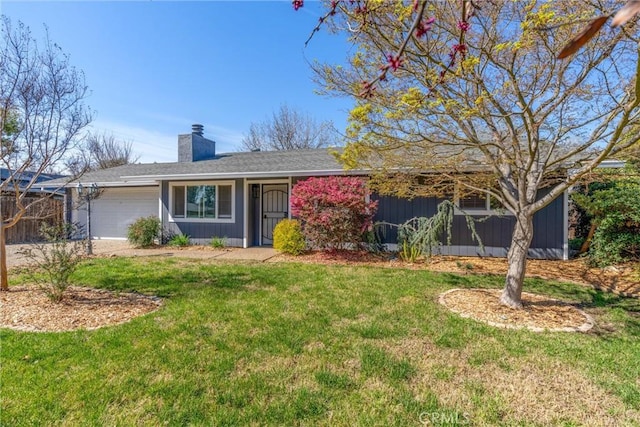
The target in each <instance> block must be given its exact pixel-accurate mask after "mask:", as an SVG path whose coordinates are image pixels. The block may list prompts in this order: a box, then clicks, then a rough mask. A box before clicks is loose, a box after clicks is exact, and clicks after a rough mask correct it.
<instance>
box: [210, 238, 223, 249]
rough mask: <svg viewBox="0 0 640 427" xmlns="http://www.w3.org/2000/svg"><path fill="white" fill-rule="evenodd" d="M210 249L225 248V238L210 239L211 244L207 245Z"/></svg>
mask: <svg viewBox="0 0 640 427" xmlns="http://www.w3.org/2000/svg"><path fill="white" fill-rule="evenodd" d="M209 244H210V245H211V247H212V248H215V249H222V248H224V247H225V246H227V238H226V237H212V238H211V242H210V243H209Z"/></svg>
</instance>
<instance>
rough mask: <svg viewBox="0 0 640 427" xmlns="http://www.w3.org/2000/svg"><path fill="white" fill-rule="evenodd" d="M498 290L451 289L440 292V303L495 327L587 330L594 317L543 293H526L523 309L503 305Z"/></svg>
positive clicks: (537, 329) (564, 330) (455, 311)
mask: <svg viewBox="0 0 640 427" xmlns="http://www.w3.org/2000/svg"><path fill="white" fill-rule="evenodd" d="M500 293H501V291H499V290H495V289H451V290H449V291H447V292H444V293H443V294H441V295H440V298H439V302H440V304H442V305H444V306H445V307H447V308H448V309H449V310H451V311H453V312H454V313H458V314H460V315H461V316H462V317H468V318H471V319H474V320H478V321H480V322H484V323H487V324H489V325H491V326H497V327H501V328H509V329H529V330H532V331H536V332H542V331H553V332H559V331H561V332H586V331H588V330H589V329H591V328H592V327H593V325H594V322H593V319H592V318H591V317H590V316H589V315H587V314H586V313H584V312H583V311H582V310H579V309H578V308H576V307H574V306H573V305H571V304H568V303H565V302H562V301H558V300H555V299H551V298H549V297H545V296H542V295H535V294H531V293H527V292H523V293H522V304H523V307H522V309H521V310H515V309H512V308H510V307H507V306H504V305H502V304H500V302H499V298H500Z"/></svg>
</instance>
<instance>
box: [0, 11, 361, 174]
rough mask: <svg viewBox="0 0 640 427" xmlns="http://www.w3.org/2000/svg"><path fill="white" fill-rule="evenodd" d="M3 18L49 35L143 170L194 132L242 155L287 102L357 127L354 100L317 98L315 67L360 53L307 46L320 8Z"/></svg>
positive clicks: (101, 122)
mask: <svg viewBox="0 0 640 427" xmlns="http://www.w3.org/2000/svg"><path fill="white" fill-rule="evenodd" d="M0 11H1V12H2V14H4V15H7V16H9V17H10V18H11V20H12V22H14V24H15V22H16V21H18V20H20V21H22V22H23V23H25V24H26V25H28V26H29V27H30V29H31V31H32V33H33V36H34V37H35V38H36V39H37V40H38V42H40V41H42V35H43V34H44V25H43V24H46V25H47V27H48V29H49V36H50V38H51V40H52V41H53V42H55V43H57V44H58V45H60V46H61V48H62V49H63V51H64V52H65V53H67V54H68V55H69V56H70V62H71V63H72V64H73V65H74V66H76V67H77V68H79V69H81V70H83V71H84V73H85V77H86V82H87V84H88V86H89V89H90V91H91V94H90V96H89V97H88V99H87V103H88V105H89V106H90V107H91V108H92V109H93V110H94V111H95V115H94V121H93V123H92V128H93V129H94V130H96V131H98V132H103V131H105V132H107V133H113V134H114V135H115V136H116V137H117V138H119V139H123V140H128V141H132V142H133V146H134V150H135V151H136V152H138V153H139V154H141V158H140V161H143V162H153V161H157V162H165V161H175V160H176V158H177V149H176V147H177V135H178V134H180V133H188V132H190V129H191V124H192V123H202V124H203V125H204V126H205V136H207V137H209V138H211V139H214V140H215V141H216V142H217V151H218V152H228V151H237V150H238V149H239V144H240V141H241V139H242V137H243V135H244V134H246V133H247V131H248V129H249V126H250V124H251V123H252V122H258V121H263V120H264V119H266V118H267V117H269V116H270V115H271V114H272V112H273V111H276V110H277V109H278V108H279V106H280V105H281V104H287V105H289V106H290V107H292V108H295V109H297V110H300V111H302V112H305V113H309V115H311V116H312V117H314V118H315V119H317V120H332V121H333V122H334V124H335V126H336V128H337V129H338V130H340V131H343V130H344V128H345V126H346V117H347V113H348V110H349V108H350V106H351V105H352V102H351V100H349V99H336V98H326V97H322V96H319V95H317V94H315V90H317V89H318V86H317V85H316V84H315V83H314V82H313V80H312V77H313V73H312V71H311V69H310V67H309V62H312V61H314V60H316V59H318V60H321V61H327V62H330V63H332V64H340V63H344V62H345V58H346V56H347V54H348V52H349V45H348V44H347V43H346V42H345V41H344V40H343V39H341V38H340V37H338V36H335V35H329V34H328V32H327V31H326V30H323V31H322V32H321V33H319V34H316V36H314V39H313V40H312V41H311V43H310V44H309V46H308V47H306V48H305V47H304V42H305V40H306V39H307V37H308V35H309V34H310V32H311V30H312V29H313V27H314V26H315V25H316V23H317V21H318V18H319V17H320V16H321V14H322V12H323V10H322V8H321V4H320V3H319V2H312V1H306V2H305V6H304V7H303V8H302V9H300V10H299V11H298V12H295V11H294V10H293V8H292V7H291V2H290V1H241V0H237V1H226V2H223V1H197V2H184V1H172V2H169V1H166V2H165V1H140V2H133V1H108V2H98V1H46V2H44V1H43V2H39V1H12V0H9V1H7V0H2V1H0ZM336 142H338V143H339V142H340V141H336Z"/></svg>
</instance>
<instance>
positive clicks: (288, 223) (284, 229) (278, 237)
mask: <svg viewBox="0 0 640 427" xmlns="http://www.w3.org/2000/svg"><path fill="white" fill-rule="evenodd" d="M273 247H274V249H277V250H279V251H280V252H284V253H285V254H290V255H300V254H302V253H303V252H304V251H305V250H306V248H307V244H306V243H305V241H304V236H303V235H302V228H301V227H300V223H299V222H298V221H297V220H295V219H283V220H282V221H280V222H279V223H278V224H277V225H276V227H275V228H274V229H273Z"/></svg>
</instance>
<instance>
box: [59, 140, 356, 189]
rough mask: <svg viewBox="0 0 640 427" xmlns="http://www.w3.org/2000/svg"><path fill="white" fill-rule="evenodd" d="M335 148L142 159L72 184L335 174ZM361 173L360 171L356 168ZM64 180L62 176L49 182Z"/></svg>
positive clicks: (131, 183) (104, 184) (71, 183)
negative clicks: (177, 159) (210, 157)
mask: <svg viewBox="0 0 640 427" xmlns="http://www.w3.org/2000/svg"><path fill="white" fill-rule="evenodd" d="M334 151H335V149H325V148H323V149H315V150H289V151H255V152H242V153H227V154H219V155H217V156H216V158H215V159H213V160H200V161H196V162H173V163H142V164H131V165H124V166H117V167H114V168H109V169H102V170H97V171H92V172H88V173H85V174H84V175H82V177H80V178H79V179H78V180H76V181H72V182H70V183H69V186H76V185H77V184H78V183H79V182H82V183H83V184H88V183H96V184H99V185H103V186H109V185H112V186H117V185H154V184H155V183H156V182H157V181H158V180H163V179H171V180H189V179H225V178H227V179H229V178H243V177H289V176H306V175H333V174H337V173H341V172H342V171H343V168H342V165H340V163H338V161H337V160H336V158H335V156H334V155H333V154H332V152H334ZM355 173H357V172H355ZM56 183H58V184H64V182H63V181H62V180H54V181H50V182H47V184H49V185H54V184H56Z"/></svg>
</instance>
